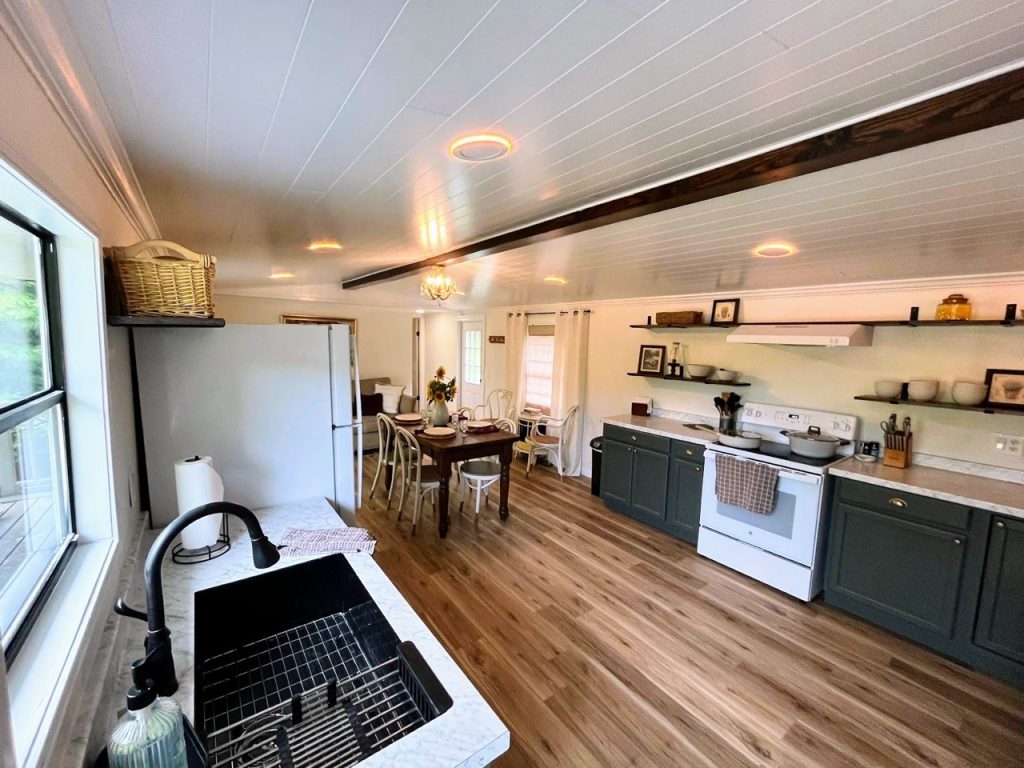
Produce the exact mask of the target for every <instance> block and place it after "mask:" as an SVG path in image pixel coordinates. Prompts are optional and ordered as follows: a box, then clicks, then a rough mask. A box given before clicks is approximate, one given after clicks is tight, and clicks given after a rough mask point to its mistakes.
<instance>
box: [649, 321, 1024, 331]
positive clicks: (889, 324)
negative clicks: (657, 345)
mask: <svg viewBox="0 0 1024 768" xmlns="http://www.w3.org/2000/svg"><path fill="white" fill-rule="evenodd" d="M740 325H869V326H872V327H879V328H898V327H905V328H917V327H919V326H920V327H926V328H930V327H934V326H948V327H952V326H986V325H987V326H992V325H1002V326H1005V327H1007V328H1011V327H1014V326H1017V327H1024V320H778V321H774V322H757V323H711V324H710V325H709V324H708V323H694V324H689V325H654V324H646V323H640V324H633V325H630V326H629V327H630V328H644V329H646V330H649V331H657V330H661V329H663V328H665V329H674V330H681V329H685V328H737V327H739V326H740Z"/></svg>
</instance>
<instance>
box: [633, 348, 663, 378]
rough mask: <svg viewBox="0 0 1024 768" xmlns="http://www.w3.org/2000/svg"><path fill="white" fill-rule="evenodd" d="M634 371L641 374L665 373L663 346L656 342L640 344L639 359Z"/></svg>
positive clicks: (659, 374) (657, 374) (655, 374)
mask: <svg viewBox="0 0 1024 768" xmlns="http://www.w3.org/2000/svg"><path fill="white" fill-rule="evenodd" d="M636 372H637V373H639V374H640V375H641V376H662V375H664V373H665V347H664V346H658V345H656V344H641V345H640V359H639V360H638V361H637V364H636Z"/></svg>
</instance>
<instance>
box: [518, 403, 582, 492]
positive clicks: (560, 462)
mask: <svg viewBox="0 0 1024 768" xmlns="http://www.w3.org/2000/svg"><path fill="white" fill-rule="evenodd" d="M578 410H579V406H576V405H574V406H573V407H572V408H570V409H569V410H568V411H567V412H566V414H565V416H563V417H562V418H560V419H553V418H551V417H550V416H543V417H541V418H540V419H538V420H537V421H536V422H535V423H534V424H533V426H532V427H530V434H528V435H527V436H526V443H527V444H528V445H529V446H530V451H529V456H528V457H527V460H526V476H527V477H529V476H530V470H531V469H533V465H534V464H535V463H536V461H537V456H538V455H539V454H543V455H546V456H547V457H548V460H549V461H551V462H552V463H553V464H554V465H555V467H556V468H557V469H558V477H559V479H561V480H564V479H565V473H566V471H567V469H568V468H567V467H566V466H565V464H564V461H565V457H566V456H567V455H568V453H569V440H570V439H571V438H572V431H573V426H574V425H575V424H576V412H577V411H578ZM542 426H543V427H544V434H541V433H540V428H541V427H542Z"/></svg>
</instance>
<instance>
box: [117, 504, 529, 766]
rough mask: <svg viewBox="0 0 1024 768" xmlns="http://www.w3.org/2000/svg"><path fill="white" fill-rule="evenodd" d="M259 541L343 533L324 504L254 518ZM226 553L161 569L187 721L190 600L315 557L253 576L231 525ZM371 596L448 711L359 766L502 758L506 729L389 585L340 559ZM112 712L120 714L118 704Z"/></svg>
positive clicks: (137, 636)
mask: <svg viewBox="0 0 1024 768" xmlns="http://www.w3.org/2000/svg"><path fill="white" fill-rule="evenodd" d="M255 512H256V516H257V517H258V518H259V521H260V525H262V526H263V530H264V533H266V534H267V536H268V538H270V540H271V541H276V540H278V539H280V538H281V536H282V534H283V533H284V531H285V530H286V529H287V528H292V527H294V528H329V527H334V526H344V525H345V524H344V522H343V521H342V520H341V518H339V517H338V515H337V514H336V513H335V512H334V510H333V509H332V508H331V506H330V505H329V504H328V503H327V501H326V500H324V499H309V500H306V501H302V502H297V503H294V504H288V505H284V506H279V507H268V508H265V509H258V510H255ZM230 520H231V536H232V541H233V546H232V547H231V551H229V552H228V553H227V554H225V555H223V556H222V557H219V558H217V559H216V560H212V561H210V562H207V563H199V564H195V565H179V564H177V563H174V562H172V560H171V558H170V555H169V554H168V556H167V557H166V559H165V560H164V565H163V581H164V605H165V612H166V616H167V626H168V628H169V629H170V631H171V643H172V646H173V651H174V662H175V669H176V671H177V675H178V682H179V684H180V687H179V688H178V692H177V693H176V694H175V695H174V699H175V700H176V701H177V702H178V703H179V704H180V705H181V708H182V710H183V711H184V712H185V714H186V715H187V716H188V717H189V718H190V719H193V718H192V715H193V693H194V685H195V680H194V672H195V666H194V663H195V660H194V656H193V642H192V641H193V632H192V627H193V615H194V605H195V604H194V600H193V595H194V593H195V592H197V591H199V590H202V589H208V588H210V587H214V586H218V585H220V584H226V583H228V582H231V581H237V580H239V579H245V578H248V577H250V576H254V575H256V574H257V573H267V572H268V571H270V570H277V569H280V568H287V567H288V566H290V565H295V564H297V563H301V562H304V561H306V560H311V559H314V558H315V557H319V556H318V555H311V556H307V557H284V556H282V558H281V560H280V561H279V562H278V563H277V564H276V565H274V566H272V567H271V568H270V569H267V570H263V571H257V570H256V569H255V568H254V567H253V565H252V554H251V552H252V550H251V548H250V547H249V542H248V537H247V536H246V533H245V528H244V526H243V525H242V523H241V522H240V521H238V520H237V519H236V518H231V519H230ZM157 533H158V531H146V532H145V534H144V536H146V538H147V540H145V541H144V542H143V549H144V551H145V550H146V549H148V547H149V544H150V543H151V542H152V540H153V539H155V537H156V534H157ZM346 557H347V558H348V561H349V563H351V565H352V568H353V569H354V570H355V572H356V574H357V575H358V576H359V578H360V580H361V581H362V582H363V585H364V586H365V587H366V589H367V591H368V592H369V593H370V596H371V597H372V598H373V600H374V601H375V602H376V603H377V606H378V607H379V608H380V610H381V612H382V613H383V614H384V616H385V617H386V618H387V620H388V622H389V623H390V624H391V627H392V629H394V631H395V633H396V634H397V635H398V637H399V639H400V640H411V641H412V642H414V643H415V644H416V647H417V649H418V650H419V651H420V653H421V654H422V655H423V658H424V660H425V661H426V662H427V664H428V665H429V666H430V668H431V669H432V670H433V672H434V674H435V675H436V676H437V679H438V680H439V681H440V683H441V685H442V686H443V687H444V689H445V690H446V691H447V692H448V695H449V696H451V698H452V701H453V705H452V707H451V708H450V709H449V710H448V711H447V712H445V713H443V714H442V715H440V716H438V717H437V718H435V719H434V720H432V721H430V722H429V723H427V724H425V725H423V726H422V727H420V728H418V729H417V730H415V731H413V732H412V733H410V734H409V735H408V736H406V737H404V738H402V739H400V740H399V741H397V742H395V743H394V744H391V745H390V746H388V747H386V748H384V749H383V750H381V751H380V752H377V753H376V754H374V755H371V756H370V757H368V758H367V759H366V760H364V761H363V762H361V763H359V765H360V766H368V767H370V766H372V767H374V768H376V767H377V766H416V768H428V767H431V766H436V767H437V768H441V767H442V766H444V767H445V768H455V766H467V767H469V766H484V765H487V764H488V763H490V762H492V761H493V760H495V759H496V758H497V757H498V756H499V755H501V754H502V753H504V752H506V751H507V750H508V748H509V744H510V735H509V730H508V727H507V726H506V725H505V724H504V723H503V722H502V721H501V720H500V719H499V718H498V716H497V715H496V714H495V712H494V710H493V709H491V707H490V705H488V704H487V702H486V701H485V700H484V698H483V697H482V696H481V695H480V693H479V692H478V691H477V690H476V688H475V687H474V686H473V684H472V683H471V682H470V681H469V679H468V678H467V677H466V675H465V674H464V673H463V672H462V670H461V669H460V668H459V666H458V665H457V664H456V663H455V660H454V659H452V657H451V656H450V655H449V654H448V652H447V651H446V650H445V649H444V647H443V646H442V645H441V643H440V642H438V640H437V638H436V637H434V635H433V633H432V632H431V631H430V630H429V629H428V628H427V626H426V624H424V623H423V621H422V620H421V619H420V617H419V616H417V615H416V612H415V611H413V609H412V608H411V607H410V605H409V603H408V602H406V600H405V598H404V597H402V595H401V594H400V593H399V591H398V590H397V589H396V588H395V586H394V584H392V583H391V580H390V579H388V577H387V576H386V575H385V574H384V572H383V571H382V570H381V569H380V567H379V566H378V565H377V563H376V562H375V561H374V560H373V557H372V556H371V555H366V554H354V555H346ZM139 571H140V573H139V574H138V575H137V577H136V579H135V584H134V585H133V587H134V588H133V590H132V592H133V596H132V599H133V600H134V602H133V603H131V604H132V605H133V606H137V607H140V608H144V607H145V606H144V605H143V603H144V597H142V594H143V593H142V584H141V564H140V568H139ZM128 621H131V622H132V623H131V628H130V635H129V638H128V645H127V648H126V659H125V660H124V663H123V664H122V665H121V675H122V677H123V679H124V681H125V683H124V686H123V690H124V691H127V687H128V685H130V676H129V674H128V667H129V664H130V662H131V660H132V659H134V658H138V657H139V656H141V655H142V646H143V640H144V637H145V633H146V628H145V625H144V624H143V623H142V622H139V621H135V620H128ZM117 706H123V699H122V703H120V704H118V705H117Z"/></svg>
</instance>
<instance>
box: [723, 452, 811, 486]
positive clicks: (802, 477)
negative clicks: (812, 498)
mask: <svg viewBox="0 0 1024 768" xmlns="http://www.w3.org/2000/svg"><path fill="white" fill-rule="evenodd" d="M716 455H718V454H717V453H716V452H715V451H706V452H705V453H704V462H705V463H711V464H714V463H715V456H716ZM722 455H723V456H730V457H732V458H734V459H736V460H737V461H743V462H753V463H755V464H768V462H759V461H757V459H743V458H740V457H739V456H733V455H732V454H731V453H729V454H722ZM768 466H774V465H772V464H768ZM779 478H780V479H782V478H785V479H786V480H795V481H796V482H798V483H807V484H808V485H821V483H822V476H821V475H812V474H810V473H809V472H797V471H796V470H793V469H781V468H780V469H779Z"/></svg>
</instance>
